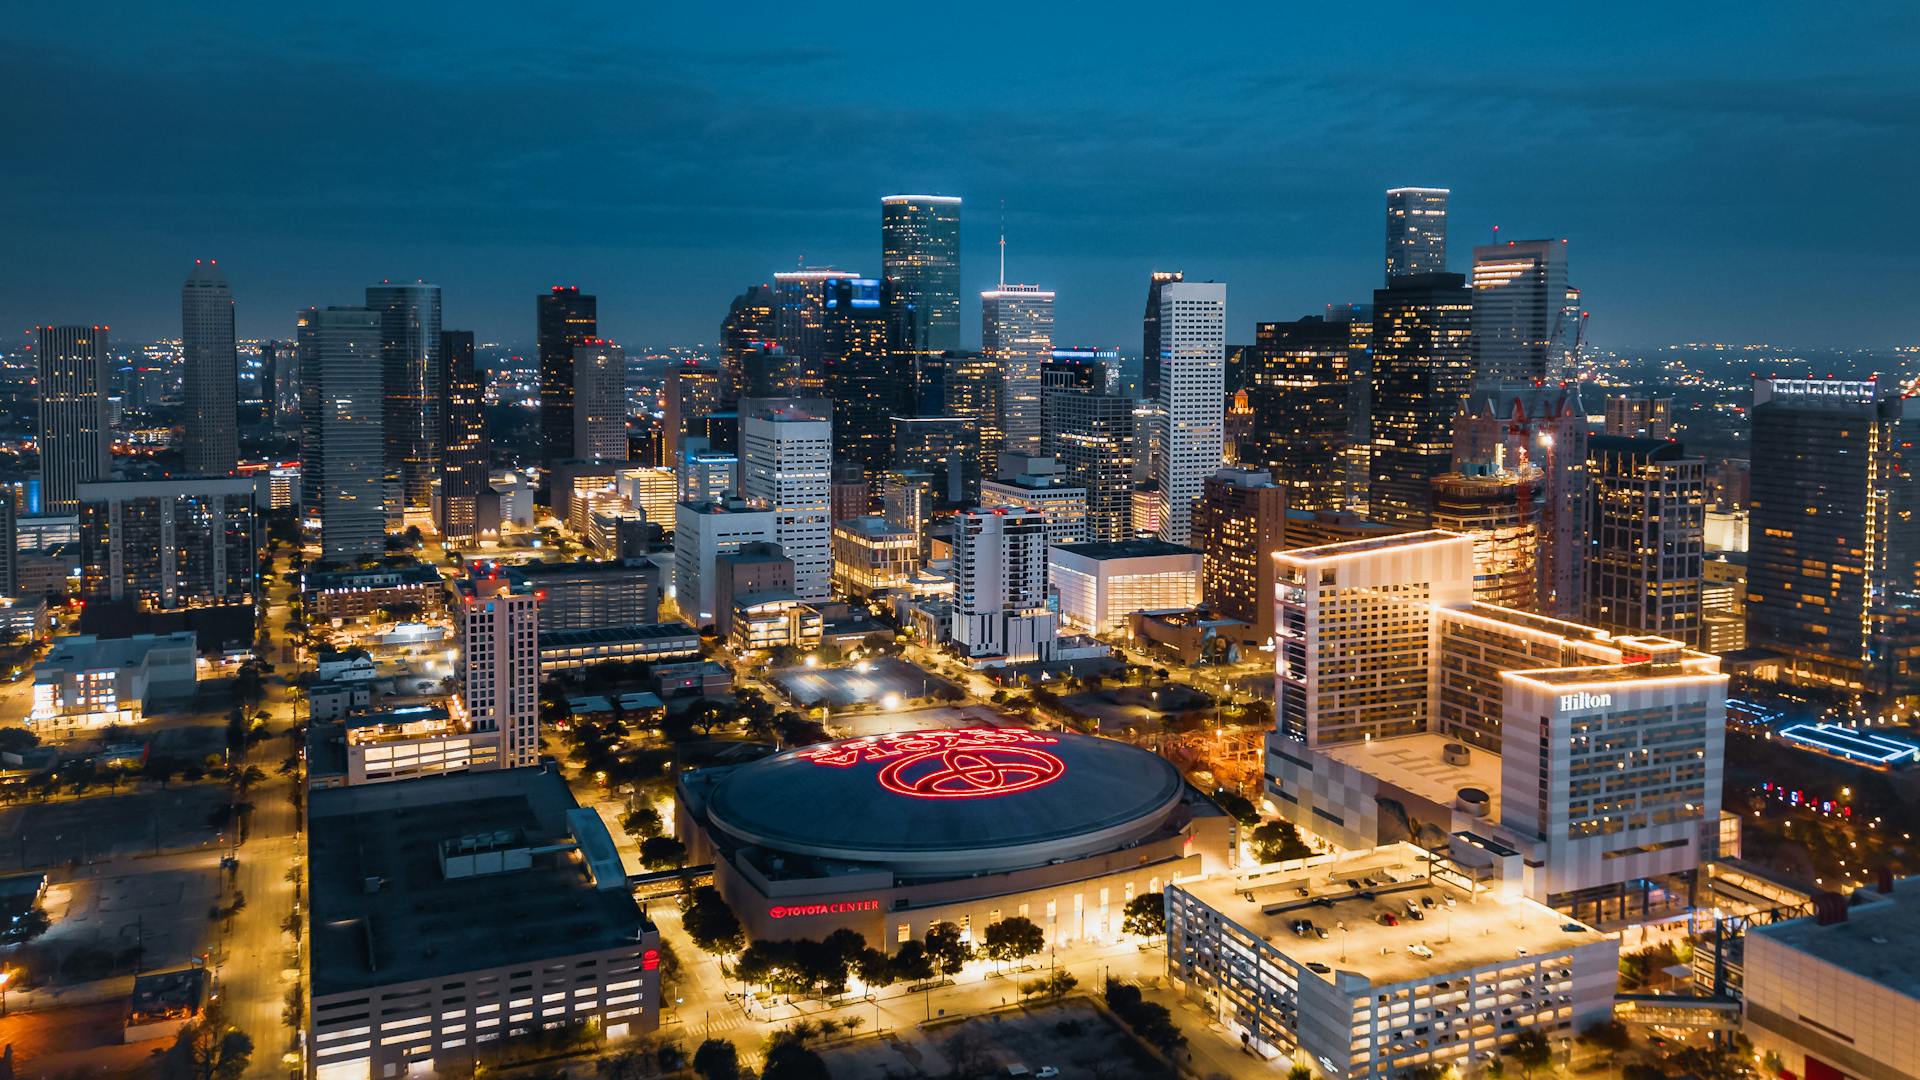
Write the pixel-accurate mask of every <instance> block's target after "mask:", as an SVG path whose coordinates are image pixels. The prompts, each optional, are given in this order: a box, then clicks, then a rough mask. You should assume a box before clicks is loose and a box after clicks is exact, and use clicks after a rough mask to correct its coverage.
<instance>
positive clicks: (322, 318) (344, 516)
mask: <svg viewBox="0 0 1920 1080" xmlns="http://www.w3.org/2000/svg"><path fill="white" fill-rule="evenodd" d="M380 323H381V316H380V313H379V312H377V311H373V310H371V309H369V308H363V307H327V308H318V309H314V308H309V309H308V310H307V311H306V312H304V313H303V314H302V316H301V324H300V329H299V334H300V338H299V340H300V511H301V513H302V514H304V515H305V516H306V520H307V522H308V523H309V525H310V526H312V527H317V528H318V529H319V531H320V550H321V556H322V557H323V558H326V559H344V560H353V559H358V558H360V557H361V556H363V555H378V554H380V552H381V551H382V550H383V548H384V546H385V544H386V538H387V514H386V506H385V502H384V491H383V485H382V481H383V478H384V470H383V469H382V467H381V464H382V458H381V451H382V450H383V449H384V447H385V440H384V439H383V438H382V436H381V424H382V422H383V419H384V415H383V409H384V402H383V399H382V380H381V366H380V364H381V359H382V354H381V347H380V341H381V338H380Z"/></svg>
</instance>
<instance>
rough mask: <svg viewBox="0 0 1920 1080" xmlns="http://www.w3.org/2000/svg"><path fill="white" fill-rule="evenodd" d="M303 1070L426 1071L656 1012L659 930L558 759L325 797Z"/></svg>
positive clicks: (620, 1026)
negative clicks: (505, 1044) (534, 1038)
mask: <svg viewBox="0 0 1920 1080" xmlns="http://www.w3.org/2000/svg"><path fill="white" fill-rule="evenodd" d="M308 865H309V873H310V880H311V882H312V884H311V905H310V907H309V909H308V912H307V918H308V927H309V934H310V938H309V940H310V941H312V943H313V948H312V957H313V962H312V973H311V984H310V993H309V994H308V1001H309V1017H310V1022H309V1025H308V1031H309V1033H310V1043H309V1045H310V1047H311V1050H310V1051H309V1061H310V1062H311V1063H312V1064H311V1065H310V1066H309V1068H310V1072H309V1075H310V1076H312V1077H314V1078H316V1080H348V1078H353V1080H367V1078H372V1077H393V1076H416V1075H425V1074H430V1073H431V1072H432V1071H433V1070H435V1068H436V1067H437V1066H445V1067H450V1068H451V1067H457V1066H459V1065H460V1064H461V1063H462V1062H463V1061H467V1062H470V1061H471V1055H472V1054H473V1053H474V1051H475V1050H476V1048H478V1049H486V1048H488V1047H489V1046H491V1045H497V1044H498V1043H499V1042H500V1041H502V1040H510V1039H514V1038H518V1037H521V1036H526V1035H534V1034H539V1033H542V1032H550V1031H554V1030H559V1029H564V1028H570V1027H576V1026H580V1025H585V1024H588V1023H593V1024H597V1025H598V1027H599V1029H600V1031H601V1032H603V1033H604V1034H605V1036H606V1037H607V1038H608V1039H609V1040H612V1041H616V1042H617V1041H618V1040H621V1039H625V1038H628V1037H630V1036H633V1035H637V1034H641V1033H644V1032H647V1031H651V1030H653V1029H654V1028H655V1027H656V1026H657V1025H658V1022H659V1006H660V998H659V994H660V970H659V969H660V951H659V950H660V935H659V931H658V930H656V929H655V928H654V926H653V924H652V923H651V922H650V921H649V920H648V919H647V917H646V914H645V913H644V912H642V911H641V910H640V908H639V907H638V905H636V904H635V903H634V899H633V894H632V892H631V891H630V889H629V888H628V885H627V878H626V875H625V874H624V873H623V872H622V871H621V868H620V855H619V852H618V850H617V849H616V848H615V847H614V845H613V839H612V837H611V836H610V835H608V833H607V829H606V826H605V825H604V824H603V823H602V822H601V820H600V816H599V815H598V814H597V813H595V812H594V811H592V810H589V809H583V808H581V807H580V806H579V805H578V804H577V803H575V801H574V798H573V795H572V794H571V793H570V792H569V791H568V790H567V785H566V781H565V780H563V779H562V778H561V776H560V774H559V772H558V771H557V770H554V769H550V768H524V769H508V770H504V771H501V772H489V773H469V774H467V775H463V776H445V777H441V778H439V779H437V780H435V781H434V782H432V783H408V784H373V785H368V786H363V787H346V788H338V789H334V790H324V791H316V792H314V793H313V795H312V797H311V799H310V802H309V811H308Z"/></svg>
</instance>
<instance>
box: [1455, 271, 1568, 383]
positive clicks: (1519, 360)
mask: <svg viewBox="0 0 1920 1080" xmlns="http://www.w3.org/2000/svg"><path fill="white" fill-rule="evenodd" d="M1566 299H1567V242H1566V241H1565V240H1509V241H1507V242H1506V243H1504V244H1493V245H1490V246H1485V247H1476V248H1474V249H1473V359H1474V367H1475V370H1476V371H1477V372H1478V378H1479V379H1481V380H1483V381H1489V382H1501V381H1510V382H1546V381H1548V380H1558V379H1560V378H1562V377H1563V376H1565V375H1566V374H1567V372H1566V370H1565V365H1566V352H1565V346H1564V342H1565V337H1566V334H1567V327H1566V325H1565V320H1566V316H1567V308H1566Z"/></svg>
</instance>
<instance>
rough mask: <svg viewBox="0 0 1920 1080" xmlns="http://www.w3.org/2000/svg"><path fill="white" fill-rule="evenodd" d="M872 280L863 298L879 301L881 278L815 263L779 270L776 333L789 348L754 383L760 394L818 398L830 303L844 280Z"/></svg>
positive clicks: (823, 373) (775, 289)
mask: <svg viewBox="0 0 1920 1080" xmlns="http://www.w3.org/2000/svg"><path fill="white" fill-rule="evenodd" d="M846 280H859V281H862V282H864V283H866V285H867V288H865V289H863V290H862V291H863V293H864V294H865V295H863V297H862V298H863V299H866V298H871V299H874V300H876V301H877V300H878V298H879V292H880V287H879V283H878V282H875V281H873V280H872V279H870V278H860V276H859V275H858V274H854V273H850V272H848V271H846V270H833V269H828V268H816V267H809V268H807V269H803V270H786V271H782V272H780V273H778V274H775V275H773V303H774V307H773V337H772V339H771V340H772V341H774V342H775V343H776V344H778V345H779V346H780V348H781V349H782V350H784V352H783V354H782V358H783V360H784V363H783V364H780V365H774V366H773V367H772V368H770V370H769V371H767V372H766V373H765V374H764V375H763V376H762V378H761V379H760V380H759V382H760V383H761V385H758V386H753V387H750V388H749V392H750V393H751V395H752V396H756V397H817V396H819V395H820V393H821V390H822V388H823V387H825V385H826V369H827V306H828V302H829V300H830V299H831V298H832V296H833V293H834V292H835V286H836V284H837V283H838V282H841V281H846Z"/></svg>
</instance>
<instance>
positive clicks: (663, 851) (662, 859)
mask: <svg viewBox="0 0 1920 1080" xmlns="http://www.w3.org/2000/svg"><path fill="white" fill-rule="evenodd" d="M686 863H687V845H685V844H683V843H681V842H680V841H678V840H675V839H674V838H673V837H671V836H649V837H647V838H646V839H645V840H642V841H640V864H641V865H642V866H645V867H646V868H647V869H649V870H678V869H679V868H680V867H682V866H685V865H686Z"/></svg>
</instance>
